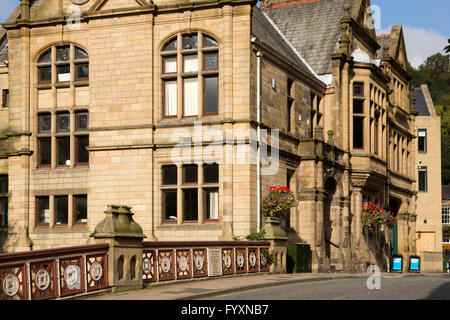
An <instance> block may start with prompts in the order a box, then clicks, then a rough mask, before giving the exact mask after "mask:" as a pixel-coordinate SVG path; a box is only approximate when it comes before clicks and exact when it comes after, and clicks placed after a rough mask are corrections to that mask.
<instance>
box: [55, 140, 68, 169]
mask: <svg viewBox="0 0 450 320" xmlns="http://www.w3.org/2000/svg"><path fill="white" fill-rule="evenodd" d="M56 141H57V144H58V165H59V166H70V137H60V138H57V139H56Z"/></svg>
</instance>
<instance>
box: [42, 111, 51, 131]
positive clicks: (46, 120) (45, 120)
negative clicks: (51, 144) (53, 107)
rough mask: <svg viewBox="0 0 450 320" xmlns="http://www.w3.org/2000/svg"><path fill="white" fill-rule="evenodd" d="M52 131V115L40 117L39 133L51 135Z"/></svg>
mask: <svg viewBox="0 0 450 320" xmlns="http://www.w3.org/2000/svg"><path fill="white" fill-rule="evenodd" d="M51 130H52V115H51V114H40V115H39V133H51Z"/></svg>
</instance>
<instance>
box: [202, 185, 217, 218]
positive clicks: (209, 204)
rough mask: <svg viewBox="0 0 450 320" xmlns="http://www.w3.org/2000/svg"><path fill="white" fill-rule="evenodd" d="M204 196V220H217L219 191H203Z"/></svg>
mask: <svg viewBox="0 0 450 320" xmlns="http://www.w3.org/2000/svg"><path fill="white" fill-rule="evenodd" d="M205 195H206V208H205V209H206V219H208V220H216V219H219V190H217V189H208V190H206V191H205Z"/></svg>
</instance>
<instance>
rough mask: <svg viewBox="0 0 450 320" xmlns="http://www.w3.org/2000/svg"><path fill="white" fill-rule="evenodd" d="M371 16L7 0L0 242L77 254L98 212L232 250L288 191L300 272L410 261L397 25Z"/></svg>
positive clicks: (411, 150)
mask: <svg viewBox="0 0 450 320" xmlns="http://www.w3.org/2000/svg"><path fill="white" fill-rule="evenodd" d="M369 6H370V2H369V1H368V0H367V1H366V0H322V1H320V0H319V1H307V0H300V1H294V2H286V1H282V0H275V1H269V0H266V1H261V9H259V8H258V7H257V6H256V1H252V0H229V1H224V0H214V1H211V0H201V1H200V0H198V1H197V0H196V1H186V0H165V1H162V0H155V1H154V2H151V1H149V0H37V1H30V0H22V1H21V5H20V8H18V9H16V11H15V12H14V13H13V14H12V15H11V17H10V19H8V21H6V22H5V23H3V24H2V26H3V28H4V29H5V30H6V31H7V33H6V34H5V33H4V31H3V33H2V38H1V41H2V43H3V45H2V46H1V47H0V48H2V50H3V51H2V52H4V50H6V49H7V60H8V62H7V63H5V64H3V65H2V66H0V86H1V89H3V90H9V91H8V105H7V106H5V107H4V108H2V110H1V111H0V112H1V113H0V124H1V126H2V127H1V130H2V131H1V150H0V151H1V154H0V170H1V172H0V173H1V174H3V177H4V179H6V181H7V183H6V184H5V186H6V188H7V189H4V190H3V191H4V193H2V195H3V198H4V199H6V200H5V201H6V203H7V205H6V206H4V207H2V208H4V209H3V211H2V217H7V218H3V220H2V221H4V226H3V228H2V229H1V231H0V232H1V233H2V235H1V239H2V242H1V247H2V250H3V251H21V250H29V249H30V248H31V249H41V248H48V247H57V246H66V245H77V244H84V243H86V242H88V241H89V235H90V234H91V233H92V232H93V230H94V228H95V225H96V224H97V223H98V222H99V221H100V220H101V219H102V217H103V211H104V210H105V209H106V207H107V205H109V204H117V205H128V206H131V207H132V208H133V212H134V213H135V216H134V219H135V221H136V222H138V223H139V224H140V225H141V226H142V228H143V230H144V233H145V235H146V236H147V237H148V239H149V240H231V239H233V238H234V237H236V236H245V235H247V234H248V233H249V232H250V231H251V230H252V229H256V230H259V229H260V228H261V227H262V226H263V224H264V220H263V218H262V217H261V215H260V211H259V203H260V202H261V200H262V199H263V198H264V196H265V195H266V194H267V189H268V187H269V186H272V185H288V186H289V187H290V188H291V189H292V190H293V191H294V192H295V194H296V196H297V199H298V200H299V204H298V207H297V208H293V209H292V210H291V212H290V215H289V216H288V219H286V221H284V222H283V225H284V227H285V229H286V231H287V235H288V238H289V241H302V242H307V243H309V244H310V245H311V249H312V251H313V271H328V270H338V271H340V270H345V271H357V270H359V271H361V270H365V268H366V267H367V265H368V264H369V263H377V264H378V265H379V266H380V267H384V268H385V269H386V267H387V263H388V261H389V257H390V255H391V249H392V250H393V252H394V253H398V254H402V255H404V257H405V258H407V257H408V256H409V255H411V254H415V251H416V248H415V240H416V239H415V236H416V227H415V223H416V221H415V220H416V211H415V207H416V193H417V192H416V178H415V168H414V165H415V163H416V160H415V157H416V152H415V150H416V149H417V148H416V140H415V132H414V128H415V115H416V112H415V110H414V103H413V102H411V101H410V97H411V94H412V93H411V91H410V89H411V88H410V87H409V85H408V81H409V79H410V77H409V75H408V73H407V72H406V65H407V56H406V51H405V43H404V38H403V31H402V28H401V26H395V27H393V29H392V33H391V34H390V35H387V36H383V37H381V38H377V37H376V35H375V31H374V30H373V28H371V26H370V23H369V21H370V8H369ZM6 45H7V48H6ZM266 146H267V147H268V148H266ZM255 159H256V161H255ZM2 186H3V184H2ZM366 202H374V203H379V204H381V205H383V206H385V207H386V208H390V209H391V210H392V211H393V212H395V213H396V214H397V217H398V227H397V228H396V230H394V236H393V237H392V239H386V238H385V237H384V236H380V237H379V238H376V239H371V238H368V237H367V236H365V235H363V233H362V228H361V207H362V205H363V204H364V203H366Z"/></svg>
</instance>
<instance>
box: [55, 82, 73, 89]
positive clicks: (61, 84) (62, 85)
mask: <svg viewBox="0 0 450 320" xmlns="http://www.w3.org/2000/svg"><path fill="white" fill-rule="evenodd" d="M55 88H58V89H61V88H70V82H58V83H55Z"/></svg>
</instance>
